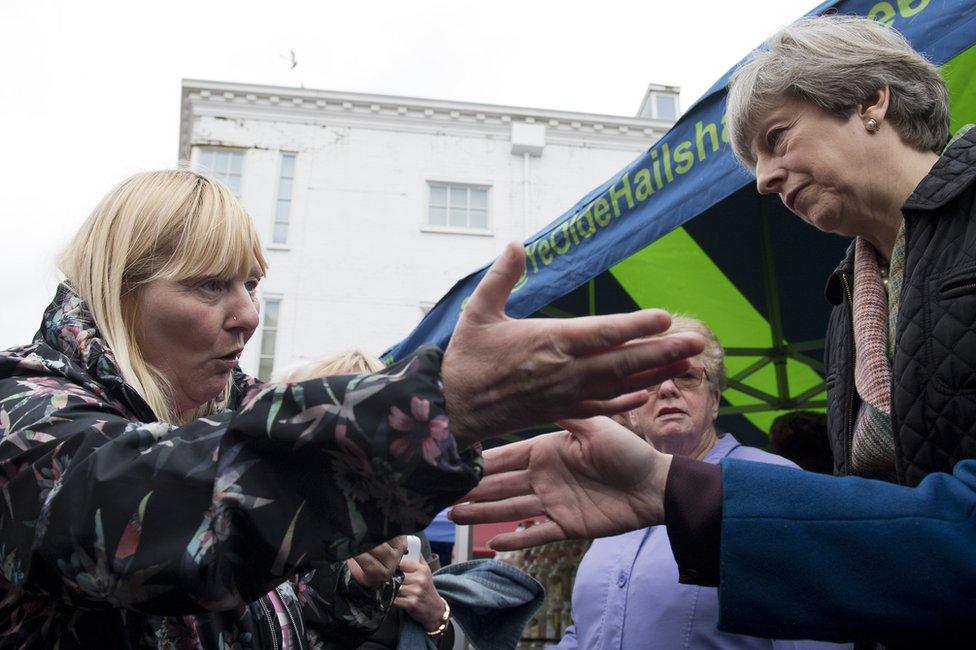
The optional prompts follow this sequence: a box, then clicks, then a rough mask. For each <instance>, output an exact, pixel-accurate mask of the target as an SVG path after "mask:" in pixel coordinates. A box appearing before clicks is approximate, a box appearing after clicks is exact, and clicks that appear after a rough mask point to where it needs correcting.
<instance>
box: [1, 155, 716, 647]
mask: <svg viewBox="0 0 976 650" xmlns="http://www.w3.org/2000/svg"><path fill="white" fill-rule="evenodd" d="M60 266H61V270H62V271H63V272H64V275H65V281H64V282H63V283H62V284H61V285H60V286H59V287H58V290H57V293H56V295H55V297H54V300H53V302H52V303H51V305H50V306H49V307H48V308H47V310H46V311H45V313H44V318H43V320H42V323H41V328H40V330H39V331H38V333H37V336H36V337H35V339H34V341H33V342H32V343H31V344H29V345H26V346H23V347H18V348H13V349H11V350H7V351H6V352H3V353H0V432H2V434H3V438H2V440H0V493H2V497H3V498H2V505H0V645H2V646H4V647H59V648H62V649H65V648H94V647H98V648H117V647H118V648H136V647H166V648H218V647H219V648H230V647H234V648H264V647H267V648H287V647H306V645H308V644H309V643H311V642H313V641H314V642H315V645H316V646H325V647H328V646H329V645H330V644H331V645H333V646H335V645H338V646H340V647H348V645H349V640H348V639H346V638H344V637H342V634H345V632H348V631H349V630H350V629H352V630H353V631H354V632H356V631H359V632H368V631H369V630H371V629H372V628H374V627H375V626H376V624H377V623H378V622H379V621H380V620H381V618H382V616H383V614H384V612H385V611H386V609H387V608H388V607H389V605H390V603H391V602H392V601H393V599H394V597H395V595H396V588H397V585H396V583H395V581H393V580H390V579H384V580H382V581H380V580H379V578H386V577H387V576H390V575H392V573H393V572H394V570H395V567H396V566H397V562H398V560H399V557H400V554H401V553H402V549H400V548H398V547H397V546H395V545H392V544H391V545H390V547H389V548H387V549H386V550H385V551H383V552H380V553H379V556H376V555H372V556H371V555H370V554H369V553H367V556H365V557H361V560H362V564H363V565H365V566H366V567H367V570H364V574H366V573H368V574H369V577H368V578H367V580H366V585H367V586H366V587H363V585H362V584H360V583H359V582H357V581H356V580H354V579H350V577H349V576H350V574H349V573H348V572H342V573H341V575H338V576H337V575H336V574H335V573H331V572H330V569H329V567H331V566H332V565H333V564H334V563H335V562H338V561H340V560H343V559H345V558H348V557H350V556H353V555H355V554H357V553H364V552H366V551H367V550H368V549H374V548H375V547H377V546H381V545H382V544H383V543H384V542H386V540H390V539H392V538H394V537H396V536H397V535H400V534H403V533H408V532H412V531H416V530H419V529H422V528H423V527H424V526H425V525H426V524H427V523H428V522H429V521H430V519H431V517H433V515H434V513H436V512H438V511H439V510H441V509H442V508H444V507H445V506H446V505H448V504H449V503H451V502H452V501H454V500H455V499H457V498H458V497H460V496H461V495H463V494H464V493H465V492H467V491H468V490H469V489H471V487H473V486H474V485H475V484H476V483H477V481H478V479H479V477H480V475H481V461H480V456H479V454H478V452H477V451H476V447H474V445H475V444H476V443H477V442H478V441H479V440H481V439H482V438H484V437H487V436H488V435H495V434H497V433H502V432H506V431H512V430H515V429H518V428H521V427H524V426H527V425H530V424H532V423H534V422H542V421H547V420H552V419H554V418H557V417H563V416H567V415H581V414H587V413H608V412H615V411H619V410H625V409H629V408H633V407H634V406H635V404H637V403H640V402H641V401H642V400H641V398H640V394H639V392H638V393H635V392H634V391H639V389H640V388H642V387H643V386H644V385H646V384H647V383H653V382H655V381H660V378H661V377H662V376H664V375H669V374H674V373H676V372H678V373H680V372H683V371H684V370H685V368H686V367H687V362H686V361H684V358H685V357H688V356H690V355H693V354H696V353H697V352H698V351H699V349H700V347H701V341H700V340H699V339H698V338H697V337H688V336H684V337H671V338H670V339H668V340H664V341H663V342H661V343H658V344H655V345H652V344H646V343H638V344H635V345H627V346H622V345H621V344H623V343H625V342H627V341H628V340H630V339H633V338H636V337H641V336H646V335H648V334H654V333H656V332H659V331H661V330H663V329H665V328H666V327H667V326H668V318H667V316H666V315H665V314H663V313H661V312H653V311H651V312H638V313H635V314H628V315H620V316H614V317H605V318H600V319H587V320H577V321H566V322H554V321H546V322H538V321H514V320H511V319H508V318H507V317H506V316H505V315H504V311H503V309H504V304H505V301H506V299H507V297H508V294H509V292H510V290H511V287H512V286H513V285H514V284H515V282H516V281H517V280H518V277H519V275H520V274H521V273H522V270H523V268H524V256H523V255H521V253H520V249H519V248H517V247H509V248H508V249H507V250H506V251H505V253H504V254H503V255H502V256H501V257H500V258H499V260H498V261H497V262H496V263H495V265H494V266H493V267H492V269H491V270H490V272H489V273H488V274H487V276H486V277H485V280H484V281H483V282H482V283H481V285H480V286H479V288H478V289H477V291H476V292H475V293H474V294H473V295H472V296H471V299H470V301H469V302H468V305H467V309H466V310H465V315H464V317H463V318H462V319H461V321H460V322H459V324H458V328H457V330H456V332H455V336H454V340H453V342H452V344H451V346H450V347H449V348H448V350H447V352H446V353H441V352H440V351H439V350H437V349H435V348H430V347H428V348H424V349H421V350H419V351H418V352H417V353H416V354H415V355H413V356H411V357H409V358H406V359H404V360H403V361H402V362H400V363H398V364H396V365H394V366H392V367H390V368H388V369H385V370H383V371H381V372H378V373H374V374H371V375H358V376H357V375H353V376H348V375H347V376H342V377H333V378H324V379H313V380H309V381H303V382H298V383H292V384H270V385H259V384H258V383H257V382H256V381H255V380H253V379H251V378H249V377H247V376H245V375H243V374H242V373H241V372H240V370H239V369H238V368H237V362H238V358H239V356H240V353H241V350H242V349H243V347H244V344H245V343H246V342H247V340H248V339H249V338H250V337H251V335H252V334H253V333H254V330H255V328H256V327H257V325H258V309H257V304H258V302H257V292H258V285H259V283H260V281H261V278H262V276H263V275H264V273H265V270H266V268H267V262H266V261H265V258H264V255H263V253H262V248H261V243H260V241H259V240H258V237H257V235H256V234H255V231H254V228H253V226H252V224H251V220H250V218H249V217H248V215H247V214H246V213H245V211H244V209H243V208H242V207H241V205H240V203H239V202H238V200H237V199H236V198H235V197H234V196H233V194H232V193H231V192H230V191H229V190H228V189H227V188H226V187H225V186H223V185H221V184H220V183H217V182H215V181H213V180H211V179H208V178H207V177H205V176H201V175H199V174H196V173H193V172H190V171H159V172H148V173H142V174H137V175H136V176H133V177H132V178H129V179H128V180H126V181H124V182H123V183H122V184H121V185H119V186H118V187H116V188H115V189H113V190H112V191H111V192H109V194H108V195H107V196H106V197H105V198H104V199H103V200H102V202H101V203H100V204H99V205H98V206H97V207H96V208H95V210H94V211H93V213H92V214H91V216H90V217H89V218H88V220H87V221H86V222H85V223H84V224H83V225H82V227H81V229H80V230H79V231H78V233H77V234H76V235H75V237H74V239H73V240H72V242H71V243H70V244H69V245H68V247H67V249H66V250H65V252H64V254H63V255H62V257H61V260H60ZM516 342H518V344H516ZM567 377H571V378H573V379H574V380H576V381H567V380H566V378H567ZM448 416H450V421H449V420H448ZM449 422H450V424H449ZM315 593H320V594H321V593H328V594H334V597H333V596H329V597H328V598H316V597H315V595H314V594H315ZM330 599H331V600H330ZM336 630H339V631H338V632H337V631H336ZM337 635H338V636H337Z"/></svg>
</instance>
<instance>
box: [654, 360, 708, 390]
mask: <svg viewBox="0 0 976 650" xmlns="http://www.w3.org/2000/svg"><path fill="white" fill-rule="evenodd" d="M706 377H708V371H707V370H705V366H692V367H691V368H689V369H688V370H686V371H685V372H684V373H682V374H680V375H678V376H677V377H674V378H672V379H671V381H672V382H674V385H675V386H677V387H678V388H680V389H681V390H694V389H696V388H698V387H699V386H701V383H702V380H703V379H705V378H706ZM660 388H661V384H654V385H653V386H648V387H647V392H648V393H656V392H657V391H658V390H660Z"/></svg>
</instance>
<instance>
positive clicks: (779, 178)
mask: <svg viewBox="0 0 976 650" xmlns="http://www.w3.org/2000/svg"><path fill="white" fill-rule="evenodd" d="M785 178H786V172H785V171H784V170H783V167H782V166H781V165H778V164H776V163H775V161H773V160H771V159H768V158H766V157H765V156H760V157H759V158H758V159H757V160H756V190H758V191H759V193H760V194H773V193H776V192H779V191H780V189H781V188H782V187H783V181H784V179H785Z"/></svg>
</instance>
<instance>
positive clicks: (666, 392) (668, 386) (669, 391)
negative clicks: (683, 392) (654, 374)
mask: <svg viewBox="0 0 976 650" xmlns="http://www.w3.org/2000/svg"><path fill="white" fill-rule="evenodd" d="M678 392H679V391H678V387H677V386H675V384H674V380H673V379H667V380H665V381H663V382H661V385H660V386H658V387H657V394H658V396H664V397H673V396H674V395H677V394H678Z"/></svg>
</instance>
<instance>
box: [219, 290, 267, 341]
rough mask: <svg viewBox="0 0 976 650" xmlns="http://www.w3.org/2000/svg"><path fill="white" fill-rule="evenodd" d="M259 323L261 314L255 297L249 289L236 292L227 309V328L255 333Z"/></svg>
mask: <svg viewBox="0 0 976 650" xmlns="http://www.w3.org/2000/svg"><path fill="white" fill-rule="evenodd" d="M259 322H260V314H259V313H258V306H257V303H256V302H255V300H254V296H252V295H251V293H250V292H249V291H247V289H242V290H239V291H235V292H234V295H233V297H232V299H231V302H230V304H229V305H228V308H227V321H226V326H227V328H228V329H237V328H240V329H244V330H247V331H249V332H253V331H254V330H256V329H257V327H258V323H259Z"/></svg>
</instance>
